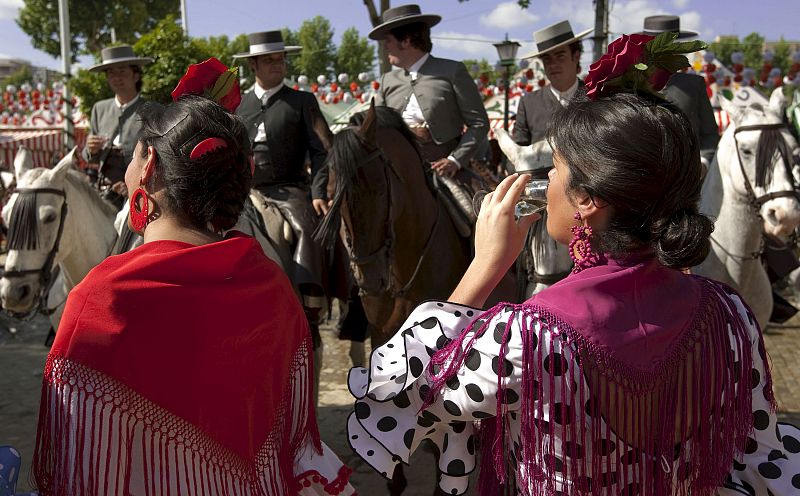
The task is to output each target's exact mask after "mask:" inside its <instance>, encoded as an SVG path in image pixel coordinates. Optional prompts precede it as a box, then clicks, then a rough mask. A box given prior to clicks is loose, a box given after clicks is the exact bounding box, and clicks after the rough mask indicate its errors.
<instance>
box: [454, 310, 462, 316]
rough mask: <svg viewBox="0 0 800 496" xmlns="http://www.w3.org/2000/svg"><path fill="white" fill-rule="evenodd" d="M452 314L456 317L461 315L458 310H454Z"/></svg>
mask: <svg viewBox="0 0 800 496" xmlns="http://www.w3.org/2000/svg"><path fill="white" fill-rule="evenodd" d="M453 315H455V316H456V317H461V312H460V311H459V310H456V311H455V312H453Z"/></svg>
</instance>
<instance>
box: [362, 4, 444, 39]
mask: <svg viewBox="0 0 800 496" xmlns="http://www.w3.org/2000/svg"><path fill="white" fill-rule="evenodd" d="M441 20H442V16H438V15H436V14H423V13H422V11H421V10H420V9H419V5H415V4H413V3H412V4H408V5H400V6H398V7H394V8H391V9H386V11H385V12H384V13H383V15H382V16H381V21H382V22H381V24H379V25H377V26H375V27H374V28H373V29H372V31H370V32H369V35H367V36H369V37H370V39H373V40H382V39H384V38H386V34H387V33H388V32H389V31H391V30H392V29H394V28H396V27H398V26H404V25H406V24H411V23H414V22H422V23H425V24H427V25H428V27H431V26H435V25H437V24H439V21H441Z"/></svg>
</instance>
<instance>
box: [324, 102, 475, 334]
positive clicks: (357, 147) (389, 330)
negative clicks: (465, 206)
mask: <svg viewBox="0 0 800 496" xmlns="http://www.w3.org/2000/svg"><path fill="white" fill-rule="evenodd" d="M351 122H358V123H360V124H354V125H351V126H350V127H348V128H345V129H343V130H342V131H340V132H339V133H337V134H336V136H335V137H334V140H333V145H332V147H331V150H330V152H329V154H328V156H329V158H328V164H329V167H330V177H331V180H332V181H333V184H334V185H335V186H334V199H333V204H332V207H331V210H330V212H329V213H328V215H327V216H326V218H325V220H324V221H323V223H322V225H321V226H320V234H321V235H322V236H323V238H324V239H325V240H326V241H327V242H331V241H332V240H333V239H335V237H336V236H337V235H338V234H339V231H341V237H342V240H343V242H344V244H345V247H346V248H347V251H348V254H349V255H350V261H351V267H352V269H353V273H354V275H355V279H356V282H357V283H358V286H359V288H360V290H361V300H362V302H363V304H364V310H365V311H366V315H367V319H368V320H369V322H370V324H371V325H372V326H373V327H374V328H375V330H376V332H374V333H373V335H372V337H371V342H372V345H373V347H377V346H380V345H381V344H383V343H384V342H386V341H387V340H388V338H389V337H390V336H391V335H393V334H394V333H395V332H397V330H398V329H399V328H400V325H401V324H402V323H403V321H404V320H405V319H406V317H408V315H409V314H410V313H411V311H412V310H413V309H414V307H416V306H417V305H418V304H419V303H421V302H423V301H425V300H428V299H445V298H447V297H448V296H449V294H450V293H451V292H452V290H453V289H454V288H455V286H456V284H457V283H458V281H459V279H460V277H461V276H462V275H463V274H464V271H465V270H466V268H467V265H468V263H469V253H470V250H469V240H468V239H465V238H463V237H461V236H460V235H459V234H458V233H457V232H456V230H455V228H454V226H453V223H452V221H451V220H450V217H449V215H448V214H447V211H446V209H445V207H444V205H442V203H441V202H442V200H441V199H440V198H438V195H437V194H436V193H435V192H434V191H433V189H432V188H431V186H430V184H429V179H430V174H431V172H430V167H429V166H428V164H427V163H425V162H423V160H422V158H421V157H420V154H419V150H418V148H417V146H416V141H415V137H414V135H413V134H412V133H411V132H410V131H409V130H408V128H407V127H406V125H405V123H404V122H403V121H402V119H401V118H400V116H399V114H397V113H396V112H395V111H394V110H391V109H389V108H387V107H378V108H377V109H375V108H374V107H373V108H370V110H369V111H367V112H364V113H362V114H360V115H358V116H356V117H355V118H354V119H353V120H352V121H351ZM340 221H341V222H340Z"/></svg>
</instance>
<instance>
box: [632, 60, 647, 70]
mask: <svg viewBox="0 0 800 496" xmlns="http://www.w3.org/2000/svg"><path fill="white" fill-rule="evenodd" d="M634 67H635V68H637V69H639V70H640V71H646V70H647V64H643V63H641V62H639V63H638V64H636V65H634Z"/></svg>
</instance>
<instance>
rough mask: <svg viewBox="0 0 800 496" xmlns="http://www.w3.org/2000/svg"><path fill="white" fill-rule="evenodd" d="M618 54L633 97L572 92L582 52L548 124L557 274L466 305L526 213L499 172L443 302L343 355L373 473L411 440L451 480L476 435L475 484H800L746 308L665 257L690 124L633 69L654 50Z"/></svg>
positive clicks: (717, 489)
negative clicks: (356, 362) (468, 255)
mask: <svg viewBox="0 0 800 496" xmlns="http://www.w3.org/2000/svg"><path fill="white" fill-rule="evenodd" d="M650 39H652V38H651V37H648V40H645V42H647V41H649V40H650ZM659 41H660V42H661V45H660V46H662V47H664V46H667V47H668V48H667V49H668V50H673V49H672V48H670V47H669V46H668V45H669V43H668V41H669V40H668V41H667V43H663V42H664V40H663V39H661V40H659ZM675 51H677V52H678V53H680V46H678V47H676V49H674V51H672V52H671V54H675ZM621 52H622V53H624V54H627V56H631V54H632V53H633V52H635V50H633V48H631V47H628V49H626V50H622V51H621ZM611 53H612V54H613V53H615V52H614V50H611ZM639 53H641V51H640V52H639ZM613 56H614V55H611V57H613ZM670 56H671V55H670V54H667V55H666V56H665V58H662V59H661V60H668V62H669V63H670V64H672V66H674V65H675V60H670ZM630 58H631V60H632V61H631V62H629V64H630V67H631V69H632V70H634V71H638V72H634V73H632V74H629V75H628V76H629V77H630V79H629V80H628V81H633V82H636V83H638V89H639V91H640V95H639V96H637V95H635V94H631V93H626V92H620V91H619V89H620V88H623V87H625V84H626V80H617V81H616V82H615V83H616V84H608V85H607V86H606V88H607V90H608V91H603V89H602V88H600V89H599V90H597V91H592V90H595V89H596V87H595V86H594V84H590V83H592V81H596V80H597V79H593V78H592V76H597V70H598V69H597V68H598V67H601V66H603V64H599V65H598V64H595V65H593V66H592V70H590V73H589V78H587V85H586V86H587V90H589V98H593V99H594V101H590V100H588V99H577V100H573V101H572V102H571V103H570V105H569V106H567V107H566V108H564V109H562V110H560V111H559V113H558V114H556V115H555V116H554V119H553V122H552V123H551V128H550V135H549V140H550V143H551V144H552V146H553V149H554V160H553V161H554V168H553V169H552V170H551V171H550V173H549V179H550V185H549V188H548V192H547V197H548V205H547V214H548V215H547V220H546V222H547V230H548V232H549V233H550V235H551V236H552V237H553V238H554V239H555V240H556V241H559V242H561V243H564V244H569V246H570V252H571V253H572V255H573V258H574V260H575V269H574V271H573V273H572V274H571V275H570V276H569V277H567V278H566V279H564V280H563V281H561V282H559V283H558V284H555V285H553V286H552V287H550V288H548V289H546V290H544V291H542V292H541V293H539V294H537V295H535V296H533V297H532V298H531V299H529V300H528V301H526V302H524V303H522V304H519V305H515V304H500V305H498V306H496V307H494V308H491V309H490V310H488V311H484V310H481V309H480V308H481V307H482V306H483V304H484V302H485V301H486V298H487V296H488V295H489V293H490V292H491V290H492V289H493V288H494V287H495V285H496V284H497V283H498V282H499V280H500V278H501V277H502V276H503V274H504V273H505V271H506V270H507V269H508V268H509V267H510V266H511V264H512V263H513V262H514V260H515V259H516V257H517V255H518V254H519V252H520V250H521V248H522V246H523V243H524V240H525V237H526V233H527V230H528V228H529V227H530V225H531V224H532V222H533V221H534V220H535V219H533V218H523V219H520V220H518V221H517V220H516V219H515V218H514V207H515V204H516V202H517V200H518V199H519V197H520V194H521V192H522V191H523V188H524V184H525V182H526V180H527V179H528V178H529V177H528V176H527V175H522V176H518V177H510V178H507V179H506V180H504V181H503V182H502V183H501V184H500V185H499V186H498V188H497V190H496V191H495V192H494V193H493V194H491V195H490V196H489V197H487V198H486V200H485V201H484V203H483V205H482V208H481V211H480V216H479V218H478V225H477V230H476V239H475V259H474V261H473V262H472V264H471V265H470V267H469V269H468V270H467V273H466V275H465V276H464V278H463V279H462V281H461V283H460V284H459V286H458V287H457V288H456V289H455V292H454V293H453V294H452V295H451V296H450V298H449V301H448V302H444V301H442V302H435V301H434V302H428V303H425V304H423V305H421V306H420V307H418V308H417V309H416V310H415V311H414V312H413V313H412V314H411V315H410V316H409V318H408V320H407V321H406V323H405V324H404V325H403V326H402V327H401V331H400V332H399V333H398V334H397V335H395V336H394V337H393V338H392V339H390V340H389V342H388V343H387V344H385V345H384V346H382V347H380V348H378V349H376V350H374V351H373V354H372V357H371V360H370V366H369V368H368V369H363V368H355V369H353V370H351V372H350V376H349V378H348V380H349V387H350V390H351V392H352V393H353V395H354V396H355V397H356V399H357V401H356V405H355V409H354V410H355V411H354V412H353V414H352V415H351V416H350V418H349V419H348V434H349V435H350V439H351V444H352V446H353V448H354V449H355V451H356V452H357V453H358V454H359V455H360V456H361V457H362V458H364V459H365V460H366V461H368V462H369V463H370V464H371V465H372V466H373V467H374V468H375V469H376V470H378V471H379V472H380V473H383V474H385V475H388V476H391V475H392V474H393V472H394V469H395V466H396V465H397V463H399V462H400V461H402V462H405V463H408V460H409V455H410V454H411V453H412V452H413V451H414V450H416V449H417V447H418V446H419V445H420V442H421V441H422V440H424V439H428V440H430V441H432V442H433V443H435V444H436V445H437V446H438V448H439V452H440V456H439V468H440V470H441V471H442V473H443V475H442V478H441V480H440V483H439V486H440V488H441V489H442V490H443V492H444V493H445V494H463V493H464V492H465V491H466V490H467V482H468V478H469V477H468V475H469V474H470V473H471V472H472V471H473V470H474V469H475V466H476V448H477V446H480V448H481V449H482V466H481V473H480V476H481V478H480V492H481V494H482V495H493V494H509V493H512V494H524V495H637V494H638V495H642V496H651V495H652V496H666V495H689V494H690V495H692V496H697V495H701V496H704V495H711V494H721V495H734V494H750V495H763V496H768V495H774V496H780V495H789V494H798V491H800V430H798V429H797V428H796V427H794V426H790V425H785V424H778V423H777V421H776V417H775V414H774V408H775V400H774V396H773V393H772V385H771V379H770V373H769V367H768V363H767V358H766V354H765V350H764V343H763V339H762V335H761V331H760V329H759V328H758V324H757V323H756V320H755V318H754V317H753V314H752V312H750V310H749V309H748V307H747V305H746V304H745V302H743V301H742V300H741V298H740V297H739V296H738V295H737V294H736V293H735V292H734V291H733V290H731V289H730V288H728V287H725V286H723V285H722V284H719V283H716V282H714V281H711V280H709V279H705V278H702V277H696V276H691V275H687V274H685V273H684V272H683V271H682V270H681V269H684V268H686V267H691V266H694V265H696V264H698V263H699V262H700V261H702V260H703V259H704V257H705V256H706V254H707V253H708V250H709V236H710V233H711V231H712V228H713V225H712V223H711V221H710V220H709V219H708V218H706V217H705V216H703V215H701V214H699V213H698V207H697V206H698V201H699V197H700V189H701V185H702V181H703V169H702V166H701V164H700V153H699V148H698V143H697V140H696V137H695V135H694V133H693V132H692V130H691V126H690V124H689V122H688V120H687V119H686V117H685V116H684V115H683V114H682V113H681V112H680V111H679V110H677V109H675V108H674V107H671V106H670V105H669V104H667V103H666V102H665V101H663V100H661V99H659V98H658V97H657V96H656V95H654V94H651V93H649V92H648V91H647V87H646V86H645V85H644V84H643V83H644V82H645V81H644V78H645V77H646V76H647V72H646V71H649V70H651V69H654V68H656V67H653V65H654V64H655V63H656V61H651V60H650V59H646V58H645V59H641V58H639V55H635V56H631V57H630ZM684 59H685V58H684ZM601 62H605V61H601ZM678 62H680V60H678ZM634 64H635V68H634ZM622 65H623V66H625V65H626V64H624V63H623V64H622ZM686 65H688V62H686ZM610 66H615V64H610ZM601 68H602V67H601ZM617 75H618V76H619V74H617ZM628 76H626V77H628ZM610 79H611V78H609V81H610ZM476 421H480V423H479V426H478V425H476V423H475V422H476ZM476 435H477V436H480V438H481V441H480V443H476V440H475V436H476Z"/></svg>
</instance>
